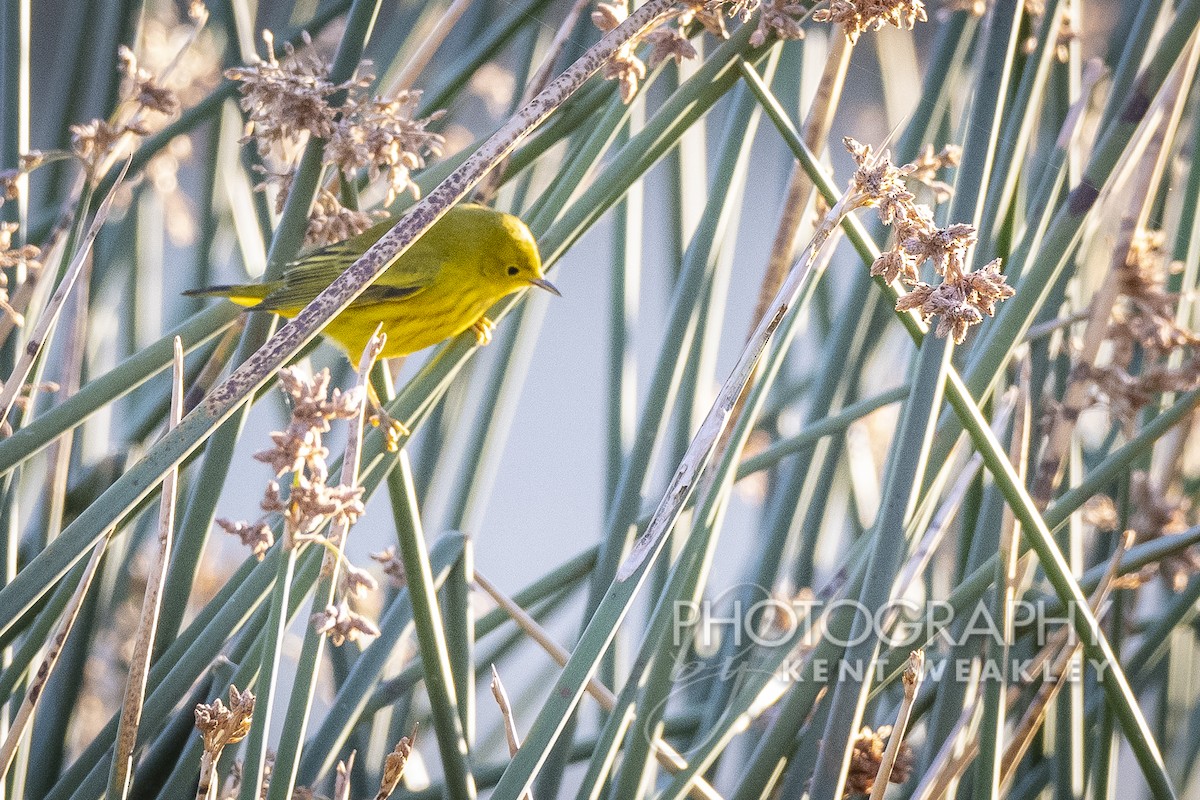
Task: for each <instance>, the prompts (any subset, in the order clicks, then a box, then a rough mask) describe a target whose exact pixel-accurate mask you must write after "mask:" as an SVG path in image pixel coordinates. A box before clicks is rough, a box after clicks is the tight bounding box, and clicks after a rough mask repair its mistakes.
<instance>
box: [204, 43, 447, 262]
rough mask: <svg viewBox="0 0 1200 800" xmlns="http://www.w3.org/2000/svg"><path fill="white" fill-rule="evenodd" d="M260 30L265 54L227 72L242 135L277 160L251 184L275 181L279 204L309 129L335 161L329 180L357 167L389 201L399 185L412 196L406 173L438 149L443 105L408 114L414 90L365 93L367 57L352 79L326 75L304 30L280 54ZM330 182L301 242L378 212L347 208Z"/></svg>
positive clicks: (370, 219)
mask: <svg viewBox="0 0 1200 800" xmlns="http://www.w3.org/2000/svg"><path fill="white" fill-rule="evenodd" d="M263 37H264V39H265V40H266V42H267V50H268V52H269V53H270V56H269V58H268V60H266V61H262V62H259V63H258V64H254V65H252V66H248V67H238V68H235V69H230V70H227V71H226V73H225V74H226V76H228V77H229V78H231V79H233V80H236V81H239V82H240V83H241V89H240V91H241V93H242V100H241V105H242V108H243V109H244V110H245V111H246V113H247V115H248V117H249V120H248V122H247V126H246V137H245V139H243V141H251V140H252V141H254V142H255V144H256V146H257V148H258V151H259V153H260V154H261V155H262V156H263V158H264V160H266V161H267V162H268V163H272V164H275V165H276V166H275V167H273V168H271V169H270V170H269V171H267V173H266V178H265V180H264V181H263V182H262V183H260V184H259V185H258V186H257V187H256V188H257V189H259V190H264V189H266V188H268V187H269V186H275V187H276V189H277V192H278V194H277V195H276V205H277V207H279V208H282V206H283V201H284V199H285V198H286V197H287V191H288V189H289V188H290V186H291V176H292V172H293V170H294V168H295V162H296V160H297V158H298V156H299V153H300V151H301V148H302V147H303V145H304V144H305V143H306V142H307V141H308V139H309V137H313V136H315V137H317V138H319V139H323V140H325V150H324V163H325V164H326V165H327V166H331V167H334V168H335V169H334V170H333V172H334V174H335V180H355V179H357V175H358V174H359V173H360V172H362V173H365V175H366V177H367V179H368V180H369V181H377V180H382V181H383V182H384V183H385V185H386V187H387V199H386V203H388V204H391V203H392V202H393V201H394V200H395V199H396V195H398V194H400V193H402V192H406V191H407V192H411V193H412V194H413V196H418V195H419V190H418V188H417V185H416V183H415V182H414V181H413V178H412V175H413V172H414V171H415V170H418V169H421V168H423V167H424V166H425V164H426V161H425V159H426V157H427V156H440V155H441V152H442V146H443V144H444V143H445V140H444V138H443V137H442V136H441V135H440V134H437V133H434V132H432V131H430V130H428V126H429V124H430V123H431V122H434V121H435V120H437V119H440V118H441V116H442V112H438V113H435V114H433V115H431V116H428V117H425V118H417V117H416V116H414V115H415V114H416V112H417V106H418V104H419V102H420V98H421V93H420V92H417V91H405V92H401V93H400V94H398V95H397V96H395V97H392V98H383V97H374V96H371V95H370V94H369V93H368V91H367V90H368V87H369V86H370V85H371V83H372V81H373V80H374V76H373V75H371V74H370V72H369V68H370V62H366V61H364V62H363V63H362V64H361V65H360V67H359V74H358V75H356V76H355V77H353V78H351V79H350V80H348V81H345V82H342V83H334V82H332V81H331V80H330V78H329V71H330V65H329V63H328V62H327V61H326V60H325V59H324V58H322V57H321V56H320V55H318V54H317V53H316V52H315V50H314V49H313V47H312V46H311V44H312V43H311V40H310V39H309V38H308V36H307V34H305V36H304V44H305V46H304V48H303V49H301V50H297V49H296V48H295V47H293V46H292V45H291V44H290V43H288V44H285V45H284V56H283V58H282V59H280V58H278V57H277V56H276V54H275V46H274V39H273V38H272V37H271V34H270V32H269V31H268V32H264V34H263ZM335 101H336V102H335ZM334 188H335V187H325V188H323V189H322V190H321V192H320V194H319V196H318V199H317V203H316V204H315V206H314V208H313V210H312V212H311V213H310V216H309V227H308V231H307V234H306V236H305V242H306V244H309V245H321V244H329V243H332V242H337V241H341V240H343V239H347V238H349V237H351V236H354V235H356V234H358V233H361V232H363V231H364V230H366V229H367V228H369V227H370V226H371V225H372V224H373V223H374V222H375V219H376V216H377V215H374V214H371V213H366V212H362V211H358V210H356V209H350V208H346V207H345V206H344V205H343V204H342V202H341V200H340V199H339V197H338V194H337V193H336V191H335V190H334Z"/></svg>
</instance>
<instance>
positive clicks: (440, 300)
mask: <svg viewBox="0 0 1200 800" xmlns="http://www.w3.org/2000/svg"><path fill="white" fill-rule="evenodd" d="M394 224H395V220H394V219H393V220H386V221H384V222H380V223H379V224H378V225H375V226H374V227H372V228H370V229H368V230H366V231H364V232H363V233H360V234H359V235H358V236H354V237H352V238H350V239H347V240H346V241H344V242H339V243H338V244H333V245H329V246H327V247H322V248H319V249H316V250H312V251H310V252H308V253H306V254H304V255H302V256H301V257H300V258H299V259H298V260H297V261H296V262H295V263H293V264H292V265H291V266H289V267H288V269H287V270H285V271H284V273H283V277H282V278H281V279H280V280H277V281H270V282H268V283H254V284H244V285H239V286H211V287H208V288H206V289H196V290H192V291H189V292H185V294H189V295H203V296H213V297H228V298H229V299H230V300H232V301H233V302H235V303H237V304H238V305H243V306H248V307H250V308H253V309H255V310H262V311H271V312H274V313H276V314H281V315H282V316H285V317H294V316H295V315H296V314H298V313H299V312H300V309H302V308H304V306H306V305H308V303H309V301H311V300H312V299H313V298H314V297H316V296H317V294H318V293H319V292H320V291H322V290H323V289H325V288H326V287H327V286H329V284H331V283H332V282H333V280H334V279H335V278H337V277H338V276H339V275H341V274H342V272H343V270H345V269H346V267H348V266H350V265H351V264H352V263H354V261H355V259H357V258H358V257H359V256H361V255H362V254H363V253H365V252H366V251H367V248H368V247H370V246H371V245H372V244H374V243H375V242H376V241H378V240H379V238H380V237H381V236H383V234H385V233H387V231H388V230H390V229H391V227H392V225H394ZM527 286H538V287H540V288H542V289H545V290H547V291H549V292H552V293H554V294H556V295H557V294H558V293H559V292H558V289H556V288H554V284H552V283H550V282H549V281H548V280H546V278H545V275H544V274H543V273H542V259H541V256H539V255H538V249H537V242H536V241H535V240H534V238H533V234H532V233H530V232H529V228H527V227H526V226H525V223H524V222H522V221H521V220H519V219H517V218H516V217H514V216H512V215H511V214H505V213H503V212H500V211H495V210H493V209H490V208H486V207H484V206H480V205H475V204H472V203H467V204H463V205H460V206H456V207H455V208H452V209H450V211H448V212H447V213H446V215H445V216H444V217H442V218H441V219H440V220H438V221H437V222H436V223H434V225H433V226H432V227H430V229H429V230H428V231H426V232H425V234H424V235H423V236H422V237H421V238H420V239H418V240H417V241H415V242H413V244H412V246H411V247H409V248H408V250H407V251H406V252H405V253H404V255H402V256H401V257H400V258H399V260H397V261H396V263H395V264H392V266H390V267H388V269H387V271H386V272H384V273H383V275H381V276H379V280H377V281H375V283H374V284H372V285H371V286H370V287H368V288H367V290H366V291H364V292H363V293H362V294H360V295H359V296H358V297H357V298H356V299H355V300H354V302H353V303H351V304H350V305H349V306H348V307H347V308H346V309H345V310H344V311H342V313H341V314H338V315H337V316H336V317H334V318H333V319H332V320H330V321H329V323H328V324H327V325H326V326H325V335H326V336H329V337H330V338H331V339H333V340H334V341H335V342H337V343H338V344H339V345H340V346H341V347H342V349H344V350H345V351H346V353H347V354H348V355H349V356H350V358H351V359H353V360H355V361H357V359H358V357H359V355H360V354H361V353H362V351H363V348H364V347H366V345H367V341H368V340H369V339H370V338H371V335H372V334H373V333H374V332H375V328H376V327H377V326H379V325H380V323H382V324H383V332H384V333H386V334H387V344H386V345H385V347H384V349H383V353H382V357H383V358H393V357H396V356H403V355H408V354H409V353H415V352H416V351H418V350H423V349H425V348H426V347H429V346H430V345H433V344H436V343H438V342H440V341H442V340H443V339H447V338H449V337H451V336H456V335H458V334H460V333H462V332H463V331H465V330H466V329H467V328H471V327H473V328H475V332H476V336H477V337H478V339H479V342H480V343H481V344H486V343H487V342H488V340H489V339H490V338H491V331H492V321H491V320H489V319H488V318H487V317H485V316H484V313H485V312H486V311H487V310H488V309H489V308H490V307H491V306H492V305H494V304H495V303H496V301H498V300H499V299H500V298H502V297H504V296H505V295H509V294H512V293H513V292H515V291H518V290H520V289H524V288H526V287H527Z"/></svg>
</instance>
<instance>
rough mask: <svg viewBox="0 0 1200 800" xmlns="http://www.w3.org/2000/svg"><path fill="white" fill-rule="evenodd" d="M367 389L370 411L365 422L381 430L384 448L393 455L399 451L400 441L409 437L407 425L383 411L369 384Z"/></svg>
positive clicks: (410, 432)
mask: <svg viewBox="0 0 1200 800" xmlns="http://www.w3.org/2000/svg"><path fill="white" fill-rule="evenodd" d="M367 387H368V391H367V400H368V403H369V407H370V410H371V413H370V415H369V416H368V417H367V421H368V422H370V423H371V424H372V425H374V426H375V427H376V428H380V429H381V430H382V432H383V441H384V446H385V447H387V450H388V452H389V453H394V452H396V451H397V450H399V449H400V439H401V438H403V437H405V436H411V435H412V431H410V430H409V429H408V426H407V425H405V424H404V423H403V422H401V421H400V420H398V419H396V418H395V417H393V416H392V415H391V414H389V413H388V412H387V411H385V410H384V408H383V404H382V403H380V402H379V397H378V396H377V395H376V394H375V391H374V390H373V389H371V388H370V387H371V384H370V383H368V384H367Z"/></svg>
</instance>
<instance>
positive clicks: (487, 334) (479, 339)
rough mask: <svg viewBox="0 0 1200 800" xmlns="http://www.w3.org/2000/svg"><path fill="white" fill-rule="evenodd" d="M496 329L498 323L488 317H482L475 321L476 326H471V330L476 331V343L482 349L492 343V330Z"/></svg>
mask: <svg viewBox="0 0 1200 800" xmlns="http://www.w3.org/2000/svg"><path fill="white" fill-rule="evenodd" d="M495 327H496V323H494V322H492V321H491V320H490V319H488V318H487V317H480V318H479V319H477V320H475V324H474V325H472V326H471V330H473V331H475V343H476V344H478V345H479V346H480V347H483V346H484V345H486V344H488V343H489V342H491V341H492V330H493V329H494V328H495Z"/></svg>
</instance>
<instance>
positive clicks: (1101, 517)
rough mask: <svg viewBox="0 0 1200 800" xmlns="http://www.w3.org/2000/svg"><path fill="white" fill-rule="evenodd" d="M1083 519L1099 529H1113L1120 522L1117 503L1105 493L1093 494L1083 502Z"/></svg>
mask: <svg viewBox="0 0 1200 800" xmlns="http://www.w3.org/2000/svg"><path fill="white" fill-rule="evenodd" d="M1083 521H1084V523H1086V524H1088V525H1091V526H1092V527H1093V528H1095V529H1096V530H1100V531H1115V530H1116V529H1117V526H1118V525H1120V524H1121V517H1120V516H1119V515H1118V514H1117V504H1116V503H1114V502H1113V499H1112V498H1111V497H1109V496H1108V495H1106V494H1095V495H1092V496H1091V497H1089V498H1088V499H1087V502H1086V503H1084V504H1083Z"/></svg>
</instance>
